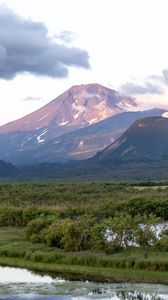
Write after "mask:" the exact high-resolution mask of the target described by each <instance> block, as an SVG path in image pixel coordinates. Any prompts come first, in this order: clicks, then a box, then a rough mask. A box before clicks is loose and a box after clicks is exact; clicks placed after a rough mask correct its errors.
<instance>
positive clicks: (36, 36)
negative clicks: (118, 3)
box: [0, 6, 90, 79]
mask: <svg viewBox="0 0 168 300" xmlns="http://www.w3.org/2000/svg"><path fill="white" fill-rule="evenodd" d="M62 35H63V37H62V39H63V38H64V39H66V38H68V35H69V33H68V32H66V31H65V32H64V34H62ZM71 66H75V67H83V68H86V69H87V68H89V67H90V65H89V55H88V53H87V51H85V50H83V49H79V48H75V47H68V46H66V45H62V44H58V43H56V42H55V41H54V39H52V38H51V37H49V36H48V31H47V28H46V26H45V25H44V24H43V23H40V22H34V21H32V20H31V19H23V18H22V17H20V16H18V15H16V14H15V13H14V12H13V11H12V10H10V9H9V8H7V7H6V6H0V78H3V79H12V78H14V77H15V76H16V75H17V74H19V73H23V72H28V73H32V74H35V75H41V76H49V77H59V78H61V77H67V76H68V69H69V67H71Z"/></svg>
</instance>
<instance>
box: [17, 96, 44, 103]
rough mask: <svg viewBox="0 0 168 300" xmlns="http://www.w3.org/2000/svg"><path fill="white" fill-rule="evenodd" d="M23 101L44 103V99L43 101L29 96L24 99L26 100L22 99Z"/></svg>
mask: <svg viewBox="0 0 168 300" xmlns="http://www.w3.org/2000/svg"><path fill="white" fill-rule="evenodd" d="M22 100H24V101H26V102H27V101H36V102H38V101H39V102H40V101H44V99H42V98H40V97H33V96H28V97H26V98H24V99H22Z"/></svg>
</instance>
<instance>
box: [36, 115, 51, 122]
mask: <svg viewBox="0 0 168 300" xmlns="http://www.w3.org/2000/svg"><path fill="white" fill-rule="evenodd" d="M48 116H49V114H46V115H45V116H43V117H41V118H40V119H39V120H38V121H41V120H44V119H45V118H47V117H48Z"/></svg>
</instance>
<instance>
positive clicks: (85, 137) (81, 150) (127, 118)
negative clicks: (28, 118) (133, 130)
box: [0, 109, 164, 164]
mask: <svg viewBox="0 0 168 300" xmlns="http://www.w3.org/2000/svg"><path fill="white" fill-rule="evenodd" d="M163 113H164V111H163V110H160V109H152V110H148V111H142V112H141V111H140V112H124V113H121V114H118V115H115V116H113V117H110V118H107V119H105V120H103V121H100V122H98V123H95V124H92V125H90V126H87V127H85V128H81V129H78V130H75V131H73V132H70V133H66V134H64V135H62V136H60V137H57V138H56V139H52V140H49V141H47V142H45V143H36V144H33V145H32V144H30V145H28V143H27V146H26V147H24V145H23V147H22V149H20V148H19V145H20V144H19V139H20V137H21V134H22V132H21V133H20V134H19V135H17V136H15V137H14V139H15V143H16V146H15V148H14V147H13V144H14V141H13V143H12V144H10V143H8V139H6V135H4V138H5V139H6V142H5V141H3V136H0V141H1V147H0V157H1V158H3V159H5V160H7V161H11V162H12V163H15V164H21V163H23V164H25V163H26V164H27V163H29V164H32V163H37V162H57V161H59V162H60V161H67V160H76V159H86V158H89V157H91V156H93V155H95V154H96V153H97V152H98V151H100V150H103V149H104V148H105V147H106V146H107V145H109V144H110V143H111V142H112V141H114V140H115V139H116V138H118V137H119V136H120V135H121V134H122V133H123V132H124V131H125V130H126V129H127V128H128V127H129V126H130V125H131V124H132V123H133V122H134V121H135V120H137V119H138V118H142V117H145V116H153V115H155V116H157V115H158V116H161V115H162V114H163ZM23 135H24V133H23ZM8 136H9V135H8ZM2 141H3V142H2ZM17 143H18V144H17ZM7 149H8V151H7ZM20 150H22V151H20Z"/></svg>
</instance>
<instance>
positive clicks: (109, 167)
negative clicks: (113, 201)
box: [23, 117, 168, 180]
mask: <svg viewBox="0 0 168 300" xmlns="http://www.w3.org/2000/svg"><path fill="white" fill-rule="evenodd" d="M23 174H25V175H26V176H30V177H43V178H45V177H49V178H68V179H76V180H80V179H87V180H89V179H95V178H99V179H100V178H101V179H106V180H109V179H117V180H118V179H120V180H121V179H126V180H128V179H131V180H132V179H165V178H166V179H167V174H168V119H167V118H163V117H146V118H142V119H140V120H137V121H135V122H134V124H133V125H131V126H130V127H129V128H128V129H127V130H126V131H125V132H124V133H123V134H122V135H121V136H120V137H119V138H118V139H117V140H116V141H115V142H114V143H112V144H110V145H109V146H108V147H106V148H105V149H104V150H103V151H100V152H99V153H97V154H96V155H95V156H94V157H92V158H90V159H87V160H84V161H76V162H74V161H71V162H68V163H66V164H58V163H57V164H53V163H43V164H36V165H34V166H30V167H27V168H25V169H23Z"/></svg>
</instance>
